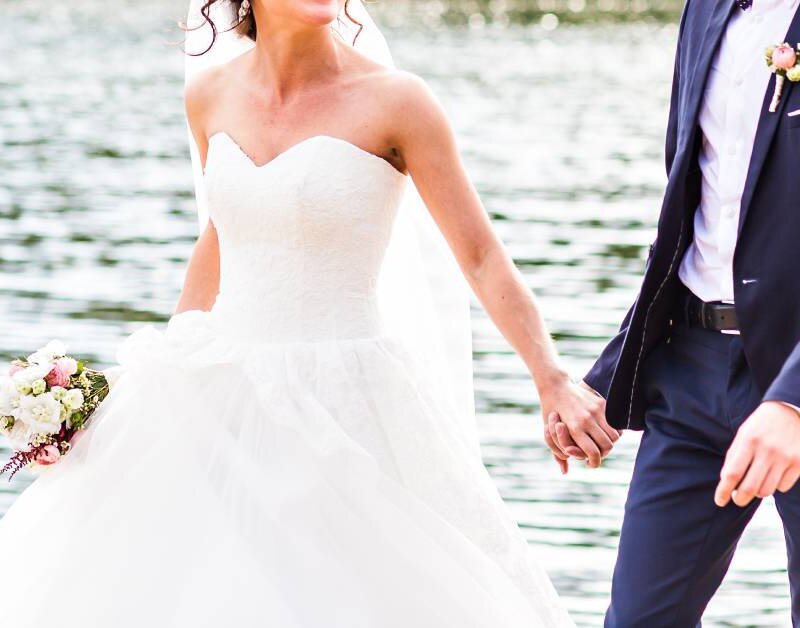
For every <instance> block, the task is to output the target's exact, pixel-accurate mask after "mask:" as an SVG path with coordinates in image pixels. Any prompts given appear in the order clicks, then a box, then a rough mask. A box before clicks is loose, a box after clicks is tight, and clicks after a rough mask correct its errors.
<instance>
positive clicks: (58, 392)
mask: <svg viewBox="0 0 800 628" xmlns="http://www.w3.org/2000/svg"><path fill="white" fill-rule="evenodd" d="M50 392H51V393H53V397H54V398H55V399H56V400H57V401H61V400H62V399H63V398H64V395H65V394H66V392H67V389H66V388H62V387H61V386H53V387H52V388H51V389H50Z"/></svg>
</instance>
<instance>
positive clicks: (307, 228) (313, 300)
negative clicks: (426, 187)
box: [205, 133, 406, 341]
mask: <svg viewBox="0 0 800 628" xmlns="http://www.w3.org/2000/svg"><path fill="white" fill-rule="evenodd" d="M405 181H406V177H405V175H403V174H401V173H400V172H398V171H397V170H396V169H395V168H394V167H393V166H392V165H391V164H389V163H388V162H387V161H385V160H384V159H381V158H380V157H378V156H376V155H373V154H371V153H369V152H366V151H364V150H362V149H361V148H359V147H357V146H355V145H354V144H351V143H350V142H347V141H346V140H342V139H338V138H334V137H330V136H325V135H319V136H314V137H311V138H309V139H306V140H303V141H301V142H299V143H298V144H295V145H293V146H292V147H291V148H289V149H287V150H286V151H284V152H283V153H281V154H279V155H278V156H277V157H276V158H274V159H273V160H271V161H270V162H268V163H266V164H264V165H261V166H259V165H256V164H255V163H254V162H253V161H252V160H251V158H250V157H249V156H248V155H246V154H245V153H244V151H243V150H242V149H241V148H240V147H239V145H238V144H236V142H234V141H233V139H232V138H231V137H230V136H229V135H227V134H225V133H217V134H215V135H213V136H212V137H211V138H210V140H209V147H208V156H207V160H206V171H205V185H206V191H207V195H208V201H209V209H210V215H211V219H212V220H213V222H214V226H215V227H216V229H217V234H218V237H219V246H220V293H219V296H218V297H217V302H216V304H215V305H214V308H213V310H212V313H213V315H214V317H215V318H216V319H219V320H222V321H224V327H225V328H226V330H230V331H232V332H233V333H237V334H241V335H242V336H243V337H247V338H253V337H256V338H259V339H267V340H276V341H295V340H309V341H317V340H326V339H335V338H358V337H366V336H374V335H377V334H379V333H380V320H379V316H378V312H377V296H376V286H377V281H378V275H379V272H380V267H381V263H382V261H383V257H384V254H385V252H386V248H387V246H388V243H389V238H390V236H391V231H392V224H393V221H394V217H395V214H396V211H397V208H398V206H399V203H400V200H401V198H402V194H403V190H404V188H405Z"/></svg>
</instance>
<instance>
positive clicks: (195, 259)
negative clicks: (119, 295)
mask: <svg viewBox="0 0 800 628" xmlns="http://www.w3.org/2000/svg"><path fill="white" fill-rule="evenodd" d="M206 83H207V82H206V81H194V82H193V83H191V84H190V85H189V86H188V87H187V89H186V117H187V119H188V120H189V126H190V128H191V130H192V134H193V135H194V138H195V141H196V142H197V146H198V148H199V150H200V155H201V160H202V163H203V167H205V156H206V152H207V151H208V141H207V139H206V135H205V132H203V130H202V129H203V121H204V119H205V118H206V115H207V112H206V110H205V109H206V107H205V103H207V102H208V98H207V95H206V93H205V92H206V91H207V87H206ZM218 292H219V240H218V239H217V230H216V228H215V227H214V223H213V222H211V220H210V219H209V221H208V224H207V225H206V228H205V229H204V230H203V233H202V234H200V237H199V238H198V239H197V242H196V243H195V245H194V250H193V251H192V256H191V258H190V259H189V266H188V268H187V269H186V277H185V279H184V283H183V290H182V291H181V296H180V298H179V299H178V305H177V307H176V308H175V313H176V314H180V313H181V312H185V311H187V310H206V311H207V310H210V309H211V307H212V306H213V305H214V301H216V298H217V293H218Z"/></svg>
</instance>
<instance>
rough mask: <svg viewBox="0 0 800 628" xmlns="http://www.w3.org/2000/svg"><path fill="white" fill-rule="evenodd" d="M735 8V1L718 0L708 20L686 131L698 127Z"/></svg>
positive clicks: (693, 72) (686, 116)
mask: <svg viewBox="0 0 800 628" xmlns="http://www.w3.org/2000/svg"><path fill="white" fill-rule="evenodd" d="M735 6H736V5H735V4H734V2H733V0H716V4H715V5H714V9H713V10H712V12H711V16H710V17H709V19H708V26H707V27H706V31H705V34H704V35H703V44H702V46H701V48H700V54H699V55H697V61H696V63H695V65H694V69H693V71H692V77H691V83H690V88H689V92H688V94H689V100H688V105H687V108H686V113H685V117H684V120H683V122H684V126H683V128H685V129H695V128H696V127H697V118H698V116H699V114H700V105H701V104H702V102H703V96H704V95H705V91H706V83H707V81H708V73H709V70H710V69H711V62H712V61H713V60H714V56H715V55H716V53H717V49H718V48H719V43H720V40H721V39H722V35H723V33H724V32H725V27H726V26H727V25H728V20H729V19H730V17H731V15H732V13H733V9H734V7H735ZM691 135H694V132H692V133H691Z"/></svg>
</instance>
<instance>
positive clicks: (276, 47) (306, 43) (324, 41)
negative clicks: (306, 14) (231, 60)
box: [253, 20, 341, 98]
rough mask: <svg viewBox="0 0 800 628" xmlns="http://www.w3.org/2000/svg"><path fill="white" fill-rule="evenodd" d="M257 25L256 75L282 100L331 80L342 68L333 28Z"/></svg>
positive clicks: (260, 23)
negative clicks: (309, 85)
mask: <svg viewBox="0 0 800 628" xmlns="http://www.w3.org/2000/svg"><path fill="white" fill-rule="evenodd" d="M265 22H267V20H261V22H259V24H258V37H257V39H256V46H255V55H254V57H253V60H254V65H255V70H256V72H257V73H258V74H259V75H260V76H261V77H262V78H263V79H264V80H266V81H268V82H269V84H270V86H271V87H272V89H273V90H274V93H275V95H276V96H277V97H279V98H284V97H286V96H288V95H290V94H291V93H292V92H294V91H296V90H297V89H299V88H301V87H303V86H306V85H308V84H309V83H313V82H316V81H319V80H322V79H325V78H329V77H330V76H331V75H332V74H333V73H336V72H337V71H338V70H339V68H340V67H341V58H340V50H339V47H338V46H337V43H336V40H335V39H334V36H333V33H332V32H331V29H330V28H329V27H327V26H325V27H307V26H304V27H297V26H288V25H276V24H273V25H269V24H267V25H265V26H262V23H265Z"/></svg>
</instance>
